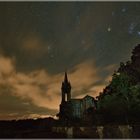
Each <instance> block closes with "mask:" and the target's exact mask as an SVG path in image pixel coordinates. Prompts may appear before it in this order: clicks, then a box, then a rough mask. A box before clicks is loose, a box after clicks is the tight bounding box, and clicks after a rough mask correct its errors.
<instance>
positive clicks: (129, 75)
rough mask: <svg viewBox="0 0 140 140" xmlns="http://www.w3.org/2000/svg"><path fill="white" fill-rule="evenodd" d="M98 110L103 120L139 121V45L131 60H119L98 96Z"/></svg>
mask: <svg viewBox="0 0 140 140" xmlns="http://www.w3.org/2000/svg"><path fill="white" fill-rule="evenodd" d="M98 111H99V112H100V113H101V114H102V116H103V118H104V121H113V122H114V121H117V122H124V123H125V122H128V121H131V122H135V121H140V45H138V46H136V47H135V48H134V49H133V51H132V57H131V61H127V62H126V63H123V62H121V63H120V67H119V68H118V70H117V71H115V72H114V74H113V76H112V81H111V82H110V84H109V85H108V86H107V87H106V88H105V89H104V90H103V92H102V93H100V95H99V97H98Z"/></svg>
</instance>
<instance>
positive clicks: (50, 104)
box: [0, 2, 140, 119]
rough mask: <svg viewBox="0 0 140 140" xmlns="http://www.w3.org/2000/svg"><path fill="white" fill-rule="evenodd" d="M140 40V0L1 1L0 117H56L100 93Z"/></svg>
mask: <svg viewBox="0 0 140 140" xmlns="http://www.w3.org/2000/svg"><path fill="white" fill-rule="evenodd" d="M138 43H140V3H139V2H30V3H29V2H5V3H4V2H3V3H2V2H0V119H22V118H36V117H46V116H49V115H52V116H54V115H55V114H56V113H57V112H58V109H59V104H60V102H61V82H62V80H63V78H64V72H65V70H67V72H68V77H69V80H70V82H71V85H72V97H73V98H82V97H84V96H85V95H87V94H88V95H91V96H94V97H96V96H97V95H98V94H99V92H100V91H102V90H103V88H105V86H106V85H107V84H108V83H109V80H111V76H112V74H113V72H114V70H116V69H117V68H118V67H119V64H120V62H126V61H127V60H129V59H130V56H131V51H132V48H133V47H134V46H136V45H137V44H138Z"/></svg>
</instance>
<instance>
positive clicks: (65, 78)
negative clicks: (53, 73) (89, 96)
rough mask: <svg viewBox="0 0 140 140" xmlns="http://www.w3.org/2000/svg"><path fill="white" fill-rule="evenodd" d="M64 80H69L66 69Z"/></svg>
mask: <svg viewBox="0 0 140 140" xmlns="http://www.w3.org/2000/svg"><path fill="white" fill-rule="evenodd" d="M64 82H68V77H67V72H66V71H65V77H64Z"/></svg>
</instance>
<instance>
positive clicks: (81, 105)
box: [58, 72, 96, 120]
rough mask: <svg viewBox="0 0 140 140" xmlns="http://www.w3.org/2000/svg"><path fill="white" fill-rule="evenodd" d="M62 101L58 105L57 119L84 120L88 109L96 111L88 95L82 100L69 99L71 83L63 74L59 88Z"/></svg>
mask: <svg viewBox="0 0 140 140" xmlns="http://www.w3.org/2000/svg"><path fill="white" fill-rule="evenodd" d="M61 93H62V100H61V104H60V111H59V114H58V115H59V119H62V120H65V119H66V120H71V119H86V112H87V110H88V109H90V108H91V109H96V103H95V99H94V98H93V97H91V96H89V95H86V96H85V97H84V98H80V99H74V98H71V83H70V82H69V80H68V77H67V73H66V72H65V76H64V81H63V82H62V87H61Z"/></svg>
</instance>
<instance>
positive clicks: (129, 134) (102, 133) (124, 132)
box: [52, 125, 140, 138]
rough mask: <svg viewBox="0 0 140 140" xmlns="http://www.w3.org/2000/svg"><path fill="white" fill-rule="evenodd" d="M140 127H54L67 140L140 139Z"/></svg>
mask: <svg viewBox="0 0 140 140" xmlns="http://www.w3.org/2000/svg"><path fill="white" fill-rule="evenodd" d="M139 130H140V126H136V125H135V126H130V125H105V126H94V127H53V128H52V131H53V132H57V133H63V134H65V136H66V137H67V138H140V134H139V132H140V131H139Z"/></svg>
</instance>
